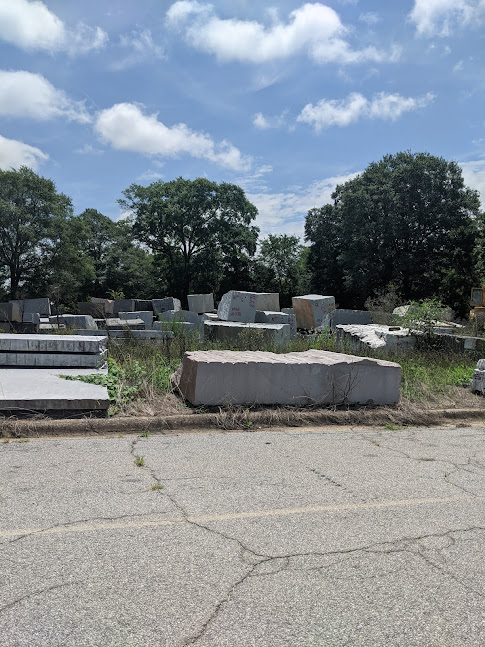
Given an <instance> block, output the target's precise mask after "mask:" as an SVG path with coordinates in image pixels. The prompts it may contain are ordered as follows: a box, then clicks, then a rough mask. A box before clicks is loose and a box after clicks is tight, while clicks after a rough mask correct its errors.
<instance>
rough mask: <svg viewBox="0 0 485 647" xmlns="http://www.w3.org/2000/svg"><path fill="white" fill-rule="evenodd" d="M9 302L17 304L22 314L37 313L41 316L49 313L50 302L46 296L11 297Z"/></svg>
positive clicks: (47, 315)
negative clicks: (31, 297)
mask: <svg viewBox="0 0 485 647" xmlns="http://www.w3.org/2000/svg"><path fill="white" fill-rule="evenodd" d="M10 303H17V304H18V306H19V308H20V312H21V314H22V316H23V315H30V314H34V313H38V314H39V315H41V316H42V317H49V316H50V314H51V304H50V301H49V299H48V298H47V297H42V298H40V299H12V300H11V301H10ZM24 321H25V319H24Z"/></svg>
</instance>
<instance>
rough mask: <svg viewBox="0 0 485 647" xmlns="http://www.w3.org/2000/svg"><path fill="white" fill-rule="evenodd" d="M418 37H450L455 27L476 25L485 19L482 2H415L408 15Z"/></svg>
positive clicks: (463, 0)
mask: <svg viewBox="0 0 485 647" xmlns="http://www.w3.org/2000/svg"><path fill="white" fill-rule="evenodd" d="M409 17H410V19H411V21H412V22H414V24H415V25H416V33H417V34H418V36H425V37H428V38H432V37H434V36H451V35H452V33H453V31H454V29H455V28H456V27H465V26H467V25H476V24H480V23H481V22H483V20H484V19H485V2H484V1H483V0H415V2H414V7H413V9H412V11H411V13H410V14H409Z"/></svg>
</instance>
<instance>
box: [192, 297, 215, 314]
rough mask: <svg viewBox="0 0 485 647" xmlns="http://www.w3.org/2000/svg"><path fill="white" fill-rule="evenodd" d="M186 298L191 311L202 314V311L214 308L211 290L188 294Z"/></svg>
mask: <svg viewBox="0 0 485 647" xmlns="http://www.w3.org/2000/svg"><path fill="white" fill-rule="evenodd" d="M187 300H188V302H189V310H190V311H191V312H196V313H197V314H202V313H203V312H210V311H211V310H214V295H213V294H212V292H211V293H210V294H189V295H188V297H187Z"/></svg>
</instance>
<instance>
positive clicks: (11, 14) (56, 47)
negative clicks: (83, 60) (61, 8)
mask: <svg viewBox="0 0 485 647" xmlns="http://www.w3.org/2000/svg"><path fill="white" fill-rule="evenodd" d="M0 39H2V40H4V41H6V42H7V43H11V44H13V45H16V46H17V47H20V48H21V49H25V50H44V51H47V52H50V53H53V52H59V51H65V52H68V53H69V54H72V55H75V54H85V53H86V52H88V51H91V50H93V49H95V50H96V49H99V48H101V47H103V46H104V45H105V43H106V41H107V40H108V37H107V34H106V33H105V32H104V31H103V30H102V29H101V28H99V27H94V28H92V27H89V26H87V25H84V24H83V23H80V24H79V25H77V27H75V28H73V29H70V28H67V27H66V26H65V24H64V23H63V22H62V20H60V18H58V17H57V16H56V15H55V14H54V13H52V11H49V9H48V8H47V7H46V5H45V4H44V3H43V2H40V0H32V1H29V0H0Z"/></svg>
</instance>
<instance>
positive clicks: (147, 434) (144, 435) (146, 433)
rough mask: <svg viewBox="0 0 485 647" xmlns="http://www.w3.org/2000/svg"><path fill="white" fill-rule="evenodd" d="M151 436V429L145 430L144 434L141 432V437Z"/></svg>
mask: <svg viewBox="0 0 485 647" xmlns="http://www.w3.org/2000/svg"><path fill="white" fill-rule="evenodd" d="M149 436H150V432H149V431H144V432H143V433H142V434H140V437H141V438H148V437H149Z"/></svg>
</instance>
